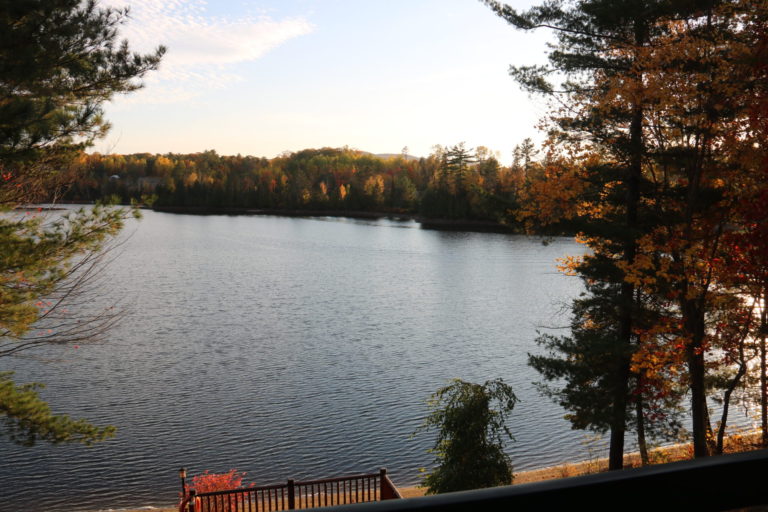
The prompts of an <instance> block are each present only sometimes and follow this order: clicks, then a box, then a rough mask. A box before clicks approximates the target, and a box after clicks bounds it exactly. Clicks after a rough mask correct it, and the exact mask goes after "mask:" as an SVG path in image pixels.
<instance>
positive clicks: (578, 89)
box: [484, 0, 708, 469]
mask: <svg viewBox="0 0 768 512" xmlns="http://www.w3.org/2000/svg"><path fill="white" fill-rule="evenodd" d="M484 3H485V4H487V5H488V6H489V7H491V9H492V10H493V11H494V12H495V13H496V14H498V15H499V16H501V17H502V18H504V19H505V20H507V21H508V22H509V23H510V24H512V25H513V26H515V27H516V28H519V29H522V30H532V29H536V28H541V27H547V28H550V29H553V30H554V31H555V32H556V36H557V40H558V44H557V46H556V48H555V49H554V51H552V52H551V53H550V54H549V61H550V64H549V65H548V66H525V67H512V68H511V69H510V73H511V74H512V75H513V77H514V78H515V79H516V80H517V81H518V82H519V83H520V84H521V85H522V86H523V87H525V88H526V89H528V90H529V91H532V92H536V93H541V94H545V95H558V96H561V97H562V98H561V100H563V102H564V103H566V104H568V107H569V108H563V109H561V110H560V111H557V112H556V113H555V114H554V115H553V116H552V120H551V142H552V145H553V146H555V147H557V146H563V145H567V146H568V147H569V151H571V152H572V153H573V154H575V155H580V156H583V155H584V154H585V152H587V151H591V152H593V153H595V154H599V155H601V156H600V158H597V159H595V158H592V159H591V160H589V159H582V163H581V169H580V177H579V179H580V180H581V181H582V185H583V187H584V188H583V189H582V192H583V194H584V195H583V197H579V198H578V200H579V201H581V205H582V208H581V211H580V212H578V213H577V217H578V219H579V221H580V225H579V226H578V228H579V230H580V232H581V234H582V237H583V239H585V240H587V241H588V243H589V245H590V247H591V248H592V249H593V254H592V255H588V256H586V257H584V258H583V259H581V260H579V261H574V262H572V265H571V271H573V272H574V273H576V274H578V275H580V276H581V277H582V278H583V279H584V281H585V283H586V284H587V296H586V297H585V298H583V299H578V300H577V301H576V302H575V304H574V314H575V315H578V316H580V317H581V318H576V319H575V320H574V321H575V325H577V326H578V325H580V326H587V327H588V328H589V330H590V331H595V334H594V335H593V334H592V333H590V334H589V335H586V333H581V334H580V333H579V332H578V331H577V333H576V336H575V338H574V341H575V342H577V343H578V344H582V345H583V346H582V347H581V349H580V353H591V354H595V353H597V349H595V348H593V347H590V346H589V345H590V344H595V346H596V347H602V349H601V350H603V351H604V352H605V356H606V357H604V358H602V361H601V365H600V366H598V367H593V368H591V371H593V372H598V373H600V374H602V376H603V378H602V379H598V380H597V381H592V382H600V383H601V385H602V387H601V389H602V392H603V393H604V394H605V396H606V400H604V402H607V403H605V404H604V405H603V406H601V407H599V410H600V411H601V412H602V414H603V416H601V417H600V418H599V419H598V418H596V417H594V416H592V417H590V418H587V419H586V423H587V424H591V423H593V422H594V425H595V426H597V427H598V428H599V427H600V426H602V425H608V427H609V429H610V432H611V436H610V449H609V467H610V468H611V469H620V468H621V467H622V466H623V451H624V440H625V432H626V429H627V425H628V411H629V409H630V407H631V405H632V404H631V400H630V395H631V392H632V387H631V383H632V380H633V372H632V371H631V362H632V354H633V352H634V350H635V349H636V346H637V337H636V334H635V333H636V331H637V329H638V328H639V324H640V318H641V317H642V316H643V315H644V313H643V311H642V307H641V304H643V303H644V302H643V301H642V300H641V297H642V294H641V293H640V292H639V290H637V288H636V286H635V284H634V283H633V282H631V281H629V280H627V279H625V273H624V270H622V269H623V268H624V267H625V266H629V265H632V264H633V263H634V261H635V257H636V255H637V244H638V239H639V238H640V237H641V236H642V234H643V233H644V232H647V231H648V230H649V229H651V227H652V225H653V224H654V222H656V219H655V218H654V217H653V215H652V214H651V213H649V212H647V211H645V210H644V209H643V205H644V204H645V197H644V194H645V192H646V190H647V188H648V187H647V184H648V181H647V179H646V177H645V176H644V175H643V162H644V159H645V157H646V150H647V149H646V144H647V142H646V134H645V132H644V129H643V120H644V116H645V115H646V113H647V108H648V105H647V100H646V98H645V97H644V96H643V94H642V93H641V92H638V91H642V88H643V79H644V76H643V71H642V69H640V68H639V67H638V66H637V63H638V61H639V60H640V58H641V55H642V54H643V52H644V50H645V49H646V48H647V47H648V46H649V45H650V44H651V43H652V41H654V40H655V39H656V38H657V37H659V36H660V35H661V34H663V33H664V32H665V31H666V30H668V29H667V26H666V25H665V24H663V23H660V22H661V21H664V20H667V19H671V18H673V17H679V16H685V15H690V14H692V13H694V12H696V10H697V7H698V6H697V5H696V4H697V2H696V1H692V2H686V3H685V4H684V5H683V4H675V3H674V2H666V1H663V0H643V1H637V0H619V1H616V0H584V1H579V2H575V1H552V2H547V3H545V4H543V5H541V6H536V7H533V8H532V9H530V10H529V11H527V12H524V13H518V12H517V11H515V10H514V9H512V8H511V7H509V6H507V5H504V4H501V3H499V2H497V1H495V0H484ZM698 3H701V4H707V3H708V2H704V1H702V2H698ZM553 74H560V75H564V76H565V77H566V78H567V80H566V81H565V82H564V83H563V84H561V85H559V86H556V85H555V84H553V83H551V82H550V81H549V76H550V75H553ZM617 89H621V90H622V91H623V96H622V99H623V101H620V102H619V101H617V102H614V103H613V104H611V108H610V109H608V108H601V107H602V106H603V105H604V104H605V98H611V97H615V96H616V95H617V94H618V93H617ZM585 204H592V205H594V208H593V209H591V210H589V209H587V208H584V205H585ZM594 283H602V284H601V285H599V286H592V284H594ZM606 305H610V307H606ZM596 317H599V318H601V321H600V322H594V321H593V319H594V318H596ZM606 343H607V344H608V345H610V347H611V349H610V350H609V349H607V348H606V346H607V345H606ZM550 346H551V347H554V348H557V345H550ZM568 361H569V355H568V352H567V351H566V352H565V353H562V354H561V355H557V354H555V355H553V356H552V357H549V358H538V359H536V358H534V359H533V360H532V362H533V363H534V366H535V367H536V368H537V369H539V370H540V371H542V372H543V374H544V376H545V377H547V376H549V375H552V374H553V372H554V374H556V373H557V368H559V367H561V365H562V364H563V363H565V362H568ZM586 364H587V363H586V362H584V365H585V366H586ZM585 369H586V368H585ZM574 420H576V418H575V417H572V421H574ZM580 420H584V418H581V419H580ZM580 420H576V421H575V423H574V424H575V425H579V424H580V423H579V421H580Z"/></svg>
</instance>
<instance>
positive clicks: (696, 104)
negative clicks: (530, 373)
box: [485, 0, 765, 468]
mask: <svg viewBox="0 0 768 512" xmlns="http://www.w3.org/2000/svg"><path fill="white" fill-rule="evenodd" d="M485 3H487V4H489V5H490V6H491V7H492V8H493V9H494V10H495V11H496V13H497V14H499V15H500V16H502V17H504V18H505V19H507V21H509V22H510V23H512V24H513V25H515V26H516V27H518V28H521V29H525V30H531V29H534V28H539V27H549V28H553V29H554V30H555V31H556V32H557V34H558V36H557V37H558V41H559V44H558V46H557V47H556V48H555V51H553V52H552V53H551V54H550V65H549V66H543V67H541V66H539V67H536V66H535V67H523V68H513V69H512V74H513V75H514V76H515V77H516V78H517V79H518V81H519V82H520V83H521V84H523V85H524V86H526V87H527V88H528V89H529V90H532V91H536V92H541V93H544V94H548V95H550V96H558V97H559V101H560V102H561V105H563V107H562V108H561V109H559V110H555V112H554V114H553V116H552V119H551V122H550V127H551V132H550V134H551V136H550V139H549V142H548V144H549V147H550V150H551V151H553V152H556V153H559V154H560V155H564V158H565V159H566V161H567V162H568V163H567V164H566V167H570V169H569V170H566V171H565V172H563V173H560V174H559V175H558V176H557V179H558V181H559V182H560V184H565V183H569V182H570V183H581V186H580V188H579V192H578V193H577V194H574V193H573V187H560V186H558V182H557V181H552V180H547V181H548V182H549V183H548V184H549V185H550V186H551V188H550V193H552V194H553V195H555V196H560V197H561V198H562V197H566V198H567V201H566V204H565V206H564V207H562V208H561V209H562V210H563V211H562V212H559V215H560V216H563V215H568V216H571V217H572V218H574V219H576V221H577V222H578V223H580V225H579V228H580V231H581V236H580V238H581V240H582V241H584V242H585V243H586V244H587V245H588V246H589V247H590V249H591V252H590V254H588V255H587V256H585V257H584V258H583V259H580V260H572V261H570V262H568V264H567V265H566V268H567V270H568V271H569V272H573V273H575V274H577V275H579V276H581V277H582V278H583V279H584V281H585V284H586V286H587V295H586V296H585V297H584V298H580V299H577V300H576V301H575V302H574V315H575V318H574V336H573V340H574V343H575V345H570V344H569V345H562V344H561V345H557V344H552V343H549V345H548V346H549V347H550V348H552V349H554V353H551V354H550V356H549V357H539V358H534V359H532V363H534V364H536V365H537V366H538V368H539V369H541V370H544V375H545V377H546V376H548V375H552V373H551V372H552V371H554V370H557V369H558V368H562V365H563V364H566V365H567V364H576V365H578V362H579V361H580V359H579V357H581V356H582V355H584V354H590V353H597V352H596V351H594V350H592V347H591V344H597V345H596V346H599V345H600V344H602V343H604V342H605V341H606V336H607V339H608V340H613V343H612V344H611V349H606V350H605V351H604V353H603V355H605V354H615V357H611V358H609V360H607V361H603V363H602V364H601V365H599V366H597V367H595V368H594V371H595V372H597V374H599V375H602V376H603V377H604V378H603V379H602V380H600V379H598V380H594V379H593V380H590V381H589V382H592V383H594V382H606V383H610V384H609V386H606V387H605V388H604V390H605V391H606V392H608V393H610V397H611V398H610V399H608V401H609V402H610V410H611V412H610V418H609V425H610V430H611V447H610V457H609V463H610V467H611V468H618V467H621V464H622V463H621V456H622V451H623V437H624V430H625V429H626V427H627V425H628V422H629V420H630V419H631V417H630V410H631V409H632V408H635V409H636V410H637V413H636V418H637V419H638V420H641V419H642V418H643V416H644V414H643V410H644V407H645V405H643V403H644V402H645V403H647V399H648V398H649V397H657V396H659V394H660V393H662V394H666V396H674V389H673V388H674V386H673V383H674V382H675V381H676V382H683V383H684V384H685V386H686V388H687V390H688V393H689V395H690V397H691V408H690V410H691V415H692V420H693V421H692V424H693V438H694V449H695V454H696V455H697V456H705V455H707V454H708V452H709V450H708V446H707V436H708V433H709V431H710V425H709V418H708V414H707V403H706V397H707V389H706V378H705V377H706V371H707V362H706V355H707V354H708V353H710V351H711V350H713V348H715V347H714V346H713V345H712V342H714V341H715V340H716V338H715V337H713V333H714V331H713V329H712V327H713V320H714V319H715V318H716V317H717V316H718V314H719V313H718V311H735V310H734V309H733V307H730V308H729V307H728V306H727V299H728V297H729V290H728V288H729V286H728V285H727V284H726V279H725V274H723V275H721V276H718V275H717V274H716V273H715V271H716V265H715V262H716V261H717V260H718V258H721V257H722V254H721V251H722V250H723V249H724V248H725V247H724V245H723V239H724V234H725V233H726V232H727V231H732V230H734V228H735V229H739V228H738V227H737V226H739V221H738V219H737V216H735V215H734V211H735V210H734V208H733V206H734V205H735V204H738V202H739V197H740V194H741V192H742V191H744V190H747V189H748V187H745V186H744V185H743V184H744V178H745V176H748V175H749V174H750V173H749V172H748V169H749V167H742V166H739V165H735V164H736V158H735V157H734V155H732V154H730V153H731V151H730V149H732V148H746V147H748V146H749V145H750V144H752V143H753V138H752V136H751V135H750V134H749V133H748V131H745V130H744V124H745V121H746V119H747V115H746V112H747V109H746V108H745V100H747V99H748V98H751V97H753V91H754V90H755V84H756V83H758V82H759V79H758V78H757V75H756V74H755V73H754V69H751V70H750V69H749V68H748V67H745V66H744V65H743V64H744V52H743V51H742V49H744V48H748V47H750V42H749V40H750V39H752V43H751V45H752V46H754V38H755V34H757V33H758V31H757V30H755V28H756V27H759V26H760V23H758V22H756V20H757V19H762V20H763V23H764V20H765V17H764V14H761V11H764V9H765V2H757V3H755V2H740V1H734V2H723V3H713V2H708V1H701V2H696V1H693V2H687V3H669V2H660V1H659V2H657V1H642V2H635V1H633V2H615V1H612V2H606V1H597V0H595V1H586V2H549V3H547V4H545V5H543V6H540V7H535V8H533V9H532V10H530V11H529V12H527V13H523V14H518V13H517V12H516V11H514V10H513V9H511V8H509V7H508V6H505V5H502V4H500V3H498V2H494V1H486V2H485ZM552 73H560V74H563V75H565V76H566V77H567V78H568V80H567V81H566V82H565V83H564V84H562V85H561V86H555V85H553V84H551V83H550V82H549V81H548V79H547V78H548V76H549V75H550V74H552ZM745 143H746V144H745ZM745 171H747V172H745ZM534 192H536V191H534ZM536 198H537V200H538V203H540V204H544V205H547V204H552V203H554V202H555V201H554V200H553V199H551V198H544V197H543V196H542V194H541V193H539V194H537V195H536ZM534 204H536V203H534ZM555 210H556V209H552V208H550V209H549V210H547V209H545V210H544V212H547V211H555ZM527 211H528V213H529V214H531V213H532V214H533V215H536V214H535V212H532V208H530V207H529V208H528V210H527ZM730 293H731V294H732V292H730ZM597 299H602V300H597ZM593 300H595V302H594V304H595V306H590V302H591V301H593ZM737 302H738V301H737ZM606 305H609V306H608V307H606ZM610 305H612V309H611V306H610ZM734 307H735V306H734ZM611 311H612V313H611ZM606 313H609V314H608V315H606ZM611 315H612V316H611ZM721 318H722V316H721ZM732 318H736V316H732ZM598 320H599V321H598ZM587 331H589V332H587ZM585 334H588V336H585ZM727 338H728V339H730V340H734V339H738V336H736V337H734V336H728V337H727ZM720 339H721V340H725V339H726V338H725V337H722V336H721V337H720ZM545 342H546V340H545ZM564 348H567V349H568V350H569V351H570V352H569V351H566V350H563V349H564ZM574 350H575V352H574ZM574 354H575V355H576V357H573V356H574ZM547 371H549V372H550V373H549V374H548V373H546V372H547ZM611 375H614V376H617V377H616V378H607V377H609V376H611ZM561 376H565V377H566V378H570V377H569V376H568V375H561ZM572 377H576V374H573V375H572ZM593 377H594V376H593ZM574 383H575V387H576V388H578V387H579V384H578V383H576V381H569V384H568V385H566V387H565V388H563V389H564V390H568V389H569V387H568V386H569V385H570V384H574ZM649 385H651V388H650V389H649ZM561 396H562V395H561ZM569 403H570V402H569ZM570 405H574V403H570ZM576 417H578V415H577V416H576ZM590 425H594V426H597V425H599V423H597V422H595V423H590ZM637 427H638V434H639V435H640V434H641V429H642V424H641V423H638V424H637Z"/></svg>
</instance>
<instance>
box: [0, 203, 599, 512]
mask: <svg viewBox="0 0 768 512" xmlns="http://www.w3.org/2000/svg"><path fill="white" fill-rule="evenodd" d="M121 236H122V240H124V243H123V244H122V245H121V246H120V247H119V248H118V249H116V251H115V252H113V254H118V253H119V256H118V257H117V258H116V259H115V260H114V261H113V262H112V263H111V264H110V266H108V267H107V268H106V269H105V270H104V271H103V273H102V275H101V278H102V291H103V295H102V296H101V297H99V298H98V300H94V304H95V305H97V306H103V305H109V304H112V303H113V302H117V303H118V304H119V307H120V308H122V309H123V310H124V311H125V312H126V316H125V319H124V320H123V322H122V323H121V324H120V325H119V326H118V327H117V328H115V329H114V330H113V331H112V332H111V333H110V335H109V336H108V339H107V340H105V342H103V343H99V344H92V345H83V346H80V347H79V348H77V349H75V348H73V347H48V348H46V349H45V350H44V351H39V352H36V353H31V354H28V355H27V356H26V357H17V358H13V359H10V358H6V359H4V360H0V362H2V367H0V370H1V369H14V370H16V372H17V374H16V381H17V382H19V383H21V382H29V381H34V380H39V381H42V382H45V383H46V384H47V385H48V388H47V389H46V390H44V391H43V393H42V394H43V396H44V398H45V399H47V400H49V401H50V403H51V405H52V407H53V408H54V410H60V411H66V412H68V413H71V414H72V415H73V416H75V417H86V418H88V419H90V420H92V421H94V422H96V423H99V424H113V425H116V426H118V429H119V431H118V435H117V437H116V438H115V439H113V440H110V441H108V442H105V443H102V444H99V445H96V446H93V447H90V448H85V447H82V446H48V445H44V444H40V445H38V446H35V447H33V448H21V447H16V446H12V445H10V444H9V443H7V442H6V441H3V442H0V457H1V458H2V461H3V463H2V465H1V466H0V482H2V485H0V511H8V512H10V511H22V510H43V509H45V510H47V511H58V510H61V511H65V510H66V511H94V510H100V509H106V508H108V507H113V508H119V507H126V506H142V505H168V504H172V503H174V502H175V499H176V496H177V493H178V490H179V482H178V476H177V470H178V468H179V467H181V466H185V467H187V468H189V471H190V473H191V474H195V473H200V472H202V471H203V470H206V469H208V470H211V471H214V472H223V471H227V470H229V469H231V468H237V469H238V470H239V471H246V472H247V473H248V475H247V477H246V480H247V481H249V482H256V483H257V484H264V485H266V484H269V483H275V482H278V481H283V480H285V479H287V478H297V479H302V478H321V477H331V476H336V475H342V474H347V473H357V472H374V471H377V470H378V469H379V468H380V467H386V468H387V469H388V470H389V472H390V475H391V477H392V479H393V480H394V482H395V483H396V484H397V485H401V486H404V485H413V484H416V483H418V481H419V468H420V467H424V466H429V465H430V463H431V462H432V457H431V456H430V455H429V454H427V453H426V450H427V448H429V447H430V446H431V443H432V438H431V437H430V435H428V434H424V433H422V434H419V435H417V436H416V437H414V438H411V437H410V435H411V433H412V432H413V431H414V430H415V429H416V428H417V427H418V425H419V424H420V421H421V419H422V418H423V417H424V415H425V414H426V412H427V408H426V403H425V401H426V399H427V398H428V396H429V394H430V393H432V392H434V391H435V390H436V389H437V388H439V387H440V386H443V385H445V384H446V383H447V382H448V380H449V379H452V378H456V377H458V378H462V379H465V380H470V381H473V382H483V381H485V380H487V379H493V378H497V377H501V378H503V379H504V380H505V381H506V382H507V383H509V384H511V385H512V387H513V388H514V390H515V392H516V393H517V395H518V397H519V399H520V402H519V403H518V405H517V406H516V408H515V410H514V412H513V414H512V416H511V417H510V422H509V424H510V426H511V430H512V432H513V434H514V435H515V438H516V441H515V442H514V443H510V444H509V445H508V451H509V453H510V455H511V457H512V460H513V463H514V465H515V469H516V470H524V469H531V468H536V467H543V466H548V465H552V464H556V463H559V462H562V461H572V460H579V459H583V458H585V457H587V456H589V454H590V453H589V452H590V451H591V450H592V448H591V447H590V445H588V444H585V443H584V439H585V438H586V437H587V436H586V435H585V433H583V432H577V431H572V430H571V429H570V425H569V423H568V422H566V421H565V420H564V419H563V415H564V411H563V410H562V409H561V408H559V407H558V406H556V405H554V404H553V403H552V402H551V401H550V400H548V399H546V398H543V397H541V396H540V395H539V394H538V393H537V391H536V389H535V387H534V385H533V382H534V381H537V380H538V375H537V374H536V372H535V371H533V370H532V369H531V368H529V367H528V366H527V364H526V361H527V354H528V353H529V352H535V351H536V350H537V347H536V345H535V343H534V338H535V337H536V332H537V330H542V329H543V330H548V331H549V332H561V333H567V332H568V331H567V329H565V327H566V326H567V325H568V312H567V309H566V308H567V305H568V304H569V301H570V300H571V299H572V298H574V297H575V296H577V295H578V293H579V292H580V290H581V289H582V288H581V284H580V281H579V280H578V279H577V278H573V277H566V276H563V275H560V274H558V273H557V271H556V269H555V259H556V258H558V257H561V256H564V255H566V254H578V253H581V252H582V251H583V249H582V248H581V247H580V246H579V245H577V244H575V243H574V242H573V241H572V240H571V239H565V238H562V239H555V240H552V241H551V243H549V244H548V245H544V244H542V242H541V241H540V240H538V239H535V238H528V237H524V236H517V235H506V234H493V233H465V232H443V231H430V230H424V229H420V227H419V224H418V223H416V222H414V221H394V220H384V219H383V220H378V221H370V220H365V221H362V220H353V219H343V218H311V219H306V218H284V217H270V216H190V215H173V214H162V213H155V212H145V215H144V219H143V220H141V221H140V222H138V223H137V222H134V221H130V222H129V225H128V226H127V228H126V230H125V231H124V233H123V235H121ZM553 329H554V330H553Z"/></svg>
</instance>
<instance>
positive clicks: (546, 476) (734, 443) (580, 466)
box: [103, 432, 762, 512]
mask: <svg viewBox="0 0 768 512" xmlns="http://www.w3.org/2000/svg"><path fill="white" fill-rule="evenodd" d="M760 448H762V446H761V445H760V433H759V432H750V433H746V434H734V435H731V436H729V437H728V438H726V440H725V443H724V452H725V453H738V452H746V451H750V450H757V449H760ZM692 454H693V448H692V446H691V444H690V443H688V444H677V445H672V446H664V447H661V448H656V449H653V450H651V451H650V453H649V458H650V463H651V464H664V463H667V462H677V461H681V460H687V459H690V458H691V457H692ZM624 465H625V467H627V468H634V467H639V466H641V465H642V463H641V461H640V453H630V454H627V455H625V456H624ZM607 470H608V459H594V460H585V461H581V462H574V463H566V464H560V465H557V466H550V467H546V468H540V469H532V470H529V471H520V472H518V473H515V474H514V479H513V482H512V485H520V484H530V483H533V482H541V481H544V480H554V479H557V478H569V477H572V476H581V475H588V474H591V473H600V472H603V471H607ZM395 484H397V482H395ZM397 489H398V491H400V494H401V496H402V497H403V498H418V497H420V496H424V491H425V489H424V488H423V487H419V486H409V487H398V488H397ZM112 510H114V512H148V511H150V512H178V510H179V509H178V507H165V508H163V507H160V508H156V507H142V508H137V509H105V510H104V511H103V512H107V511H112Z"/></svg>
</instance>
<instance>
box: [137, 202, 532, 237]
mask: <svg viewBox="0 0 768 512" xmlns="http://www.w3.org/2000/svg"><path fill="white" fill-rule="evenodd" d="M149 209H151V210H153V211H156V212H160V213H174V214H181V215H274V216H278V217H340V218H350V219H369V220H378V219H384V218H386V219H391V220H398V221H415V222H418V223H419V224H420V225H421V228H422V229H434V230H438V231H472V232H480V233H508V234H520V233H521V231H520V230H519V229H517V228H516V227H515V226H511V225H508V224H501V223H499V222H494V221H489V220H471V219H439V218H427V217H423V216H421V215H417V214H415V213H409V212H403V211H364V210H313V209H306V210H304V209H298V210H296V209H294V210H282V209H276V208H211V207H207V206H153V207H151V208H149Z"/></svg>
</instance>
